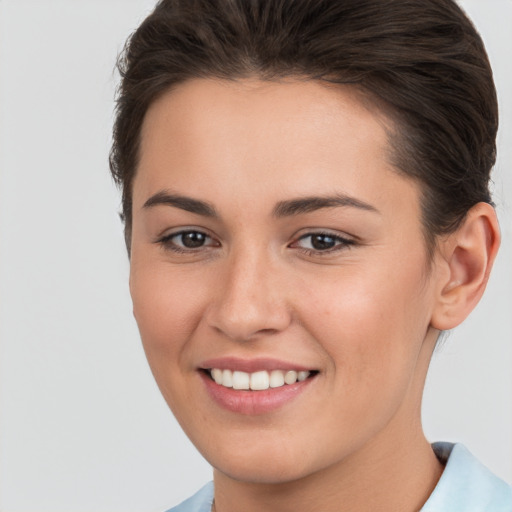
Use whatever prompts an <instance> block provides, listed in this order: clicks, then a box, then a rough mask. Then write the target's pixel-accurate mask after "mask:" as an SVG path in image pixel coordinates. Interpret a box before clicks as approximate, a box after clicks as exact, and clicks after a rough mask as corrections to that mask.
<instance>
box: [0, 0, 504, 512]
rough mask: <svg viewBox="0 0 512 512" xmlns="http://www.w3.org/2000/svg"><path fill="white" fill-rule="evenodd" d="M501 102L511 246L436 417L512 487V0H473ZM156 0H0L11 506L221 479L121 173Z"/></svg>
mask: <svg viewBox="0 0 512 512" xmlns="http://www.w3.org/2000/svg"><path fill="white" fill-rule="evenodd" d="M461 3H462V5H463V6H464V7H465V8H466V9H467V10H468V12H469V13H470V15H471V16H472V18H473V19H474V21H475V23H476V25H477V27H478V28H479V30H480V31H481V33H482V35H483V37H484V40H485V41H486V43H487V46H488V51H489V54H490V57H491V60H492V62H493V65H494V68H495V75H496V81H497V85H498V89H499V94H500V100H501V119H502V120H501V131H500V135H499V142H500V156H499V162H498V164H497V167H496V172H495V198H496V202H497V203H498V212H499V216H500V222H501V227H502V231H503V235H504V243H503V246H502V250H501V253H500V256H499V258H498V260H497V263H496V269H495V272H494V274H493V276H492V279H491V282H490V284H489V289H488V291H487V294H486V296H485V298H484V300H483V301H482V303H481V304H480V305H479V307H478V308H477V310H476V311H475V313H474V314H473V315H472V317H471V318H470V319H469V320H468V321H467V322H466V323H465V324H464V325H463V326H461V327H460V328H459V329H456V330H455V331H454V332H452V333H451V334H450V336H449V338H448V339H447V340H446V342H445V343H444V346H443V348H442V349H441V350H439V351H438V352H437V354H436V355H435V358H434V361H433V363H432V368H431V373H430V376H429V379H428V384H427V390H426V395H425V404H424V423H425V428H426V432H427V434H428V436H429V438H430V439H431V440H458V441H462V442H464V443H466V444H467V445H468V446H469V448H470V449H471V450H472V451H473V452H474V453H475V454H476V455H477V456H478V457H479V458H480V459H481V460H483V461H484V462H485V463H486V464H487V465H488V466H489V467H490V468H491V469H493V471H495V472H497V473H498V474H499V475H501V476H502V477H503V478H505V479H506V480H508V481H509V482H512V314H511V313H512V265H511V262H512V220H511V219H512V214H511V212H512V171H511V166H512V144H511V141H512V67H511V66H510V60H509V59H510V55H511V54H512V31H511V29H510V27H511V26H512V1H510V0H491V1H489V0H486V1H485V2H484V1H482V0H466V1H463V2H461ZM152 5H153V1H150V0H108V1H105V0H88V1H79V0H45V1H41V0H32V1H30V0H1V1H0V293H1V295H0V340H1V343H0V510H1V511H3V512H78V511H83V512H99V511H124V512H131V511H133V512H135V511H137V512H141V511H148V512H150V511H155V512H156V511H159V510H163V509H165V508H167V507H169V506H171V505H172V504H174V503H176V502H178V501H180V500H181V499H183V498H185V497H186V496H187V495H189V494H191V493H192V492H193V491H194V490H196V489H197V488H198V487H199V486H200V485H202V483H203V482H205V481H207V480H208V479H210V472H211V471H210V468H209V467H208V465H207V464H206V463H205V462H204V461H202V460H201V457H200V456H199V455H198V454H197V453H196V452H195V450H194V448H193V447H192V446H191V445H190V443H189V441H188V440H187V439H186V438H185V436H184V435H183V434H182V433H181V431H180V429H179V427H178V426H177V425H176V423H175V421H174V419H173V418H172V416H171V413H170V412H169V411H168V410H167V407H166V406H165V404H164V402H163V399H162V398H161V397H160V395H159V392H158V390H157V388H156V385H155V384H154V382H153V379H152V376H151V374H150V371H149V369H148V367H147V363H146V361H145V358H144V354H143V351H142V348H141V346H140V342H139V339H138V333H137V329H136V325H135V322H134V321H133V319H132V316H131V305H130V300H129V295H128V286H127V277H128V262H127V258H126V254H125V249H124V245H123V240H122V232H121V224H120V222H119V220H118V217H117V211H118V209H119V194H118V192H117V191H116V189H115V187H114V186H113V184H112V182H111V180H110V177H109V174H108V167H107V154H108V150H109V140H110V129H111V124H112V109H113V94H114V88H115V83H116V78H115V74H114V73H113V67H114V61H115V56H116V54H117V53H118V51H119V50H120V48H121V46H122V43H123V41H124V40H125V38H126V36H127V35H128V34H129V33H130V32H131V31H132V30H133V29H134V28H135V27H136V26H137V24H138V23H139V22H140V21H141V20H142V19H143V18H144V16H145V15H146V14H147V13H148V12H149V10H150V9H151V6H152Z"/></svg>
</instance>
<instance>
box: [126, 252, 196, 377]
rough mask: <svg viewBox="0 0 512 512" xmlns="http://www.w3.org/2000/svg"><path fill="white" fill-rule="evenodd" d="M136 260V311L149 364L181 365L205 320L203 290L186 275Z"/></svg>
mask: <svg viewBox="0 0 512 512" xmlns="http://www.w3.org/2000/svg"><path fill="white" fill-rule="evenodd" d="M161 267H162V265H156V264H152V265H143V264H139V263H137V262H133V261H132V267H131V272H130V292H131V296H132V301H133V312H134V316H135V319H136V321H137V325H138V327H139V331H140V335H141V339H142V343H143V345H144V349H145V351H146V355H147V357H148V360H149V363H150V365H151V367H152V368H153V366H154V365H156V364H164V362H165V364H175V363H176V364H177V363H178V362H179V361H178V356H177V355H178V354H179V353H181V352H182V351H183V350H184V348H185V345H186V341H187V339H188V338H189V337H190V334H191V333H192V332H193V331H194V329H195V328H196V326H197V324H198V322H199V321H200V319H201V315H202V308H201V303H202V299H201V289H200V288H198V287H197V286H194V285H195V284H197V283H192V282H191V280H190V278H189V276H187V274H186V272H179V271H175V272H172V273H171V272H169V269H168V268H165V265H164V268H161Z"/></svg>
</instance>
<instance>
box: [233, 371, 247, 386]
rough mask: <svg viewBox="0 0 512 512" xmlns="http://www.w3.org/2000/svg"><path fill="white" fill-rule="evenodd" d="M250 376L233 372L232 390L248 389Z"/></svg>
mask: <svg viewBox="0 0 512 512" xmlns="http://www.w3.org/2000/svg"><path fill="white" fill-rule="evenodd" d="M249 382H250V375H249V374H248V373H245V372H237V371H234V372H233V389H249Z"/></svg>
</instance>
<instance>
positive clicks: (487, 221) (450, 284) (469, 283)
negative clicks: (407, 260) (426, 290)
mask: <svg viewBox="0 0 512 512" xmlns="http://www.w3.org/2000/svg"><path fill="white" fill-rule="evenodd" d="M499 245H500V231H499V226H498V220H497V217H496V212H495V210H494V208H493V207H492V206H491V205H489V204H487V203H478V204H476V205H475V206H473V208H471V210H469V212H468V214H467V216H466V218H465V220H464V222H463V223H462V225H461V226H460V227H459V228H458V229H457V230H456V231H455V232H454V233H451V234H450V235H448V236H447V237H446V238H445V239H444V240H443V241H442V242H441V244H440V249H439V250H440V253H441V254H440V257H441V258H442V265H443V267H444V270H445V271H444V272H442V277H440V280H439V283H438V284H439V286H438V290H437V292H436V293H437V300H436V304H435V307H434V311H433V314H432V319H431V325H432V327H435V328H436V329H439V330H448V329H453V328H454V327H456V326H457V325H459V324H460V323H461V322H462V321H463V320H464V319H465V318H466V317H467V316H468V315H469V313H470V312H471V311H472V310H473V308H474V307H475V306H476V305H477V304H478V301H479V300H480V298H481V297H482V294H483V292H484V290H485V287H486V285H487V281H488V279H489V275H490V272H491V269H492V265H493V263H494V259H495V257H496V253H497V252H498V248H499Z"/></svg>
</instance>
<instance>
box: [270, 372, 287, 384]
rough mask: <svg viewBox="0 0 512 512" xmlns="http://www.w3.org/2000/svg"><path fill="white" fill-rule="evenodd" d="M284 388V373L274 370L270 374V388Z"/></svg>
mask: <svg viewBox="0 0 512 512" xmlns="http://www.w3.org/2000/svg"><path fill="white" fill-rule="evenodd" d="M281 386H284V373H283V372H282V371H281V370H273V371H272V372H270V387H271V388H280V387H281Z"/></svg>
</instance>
